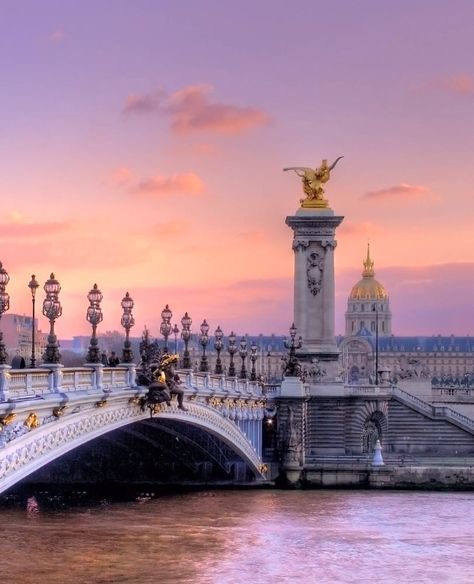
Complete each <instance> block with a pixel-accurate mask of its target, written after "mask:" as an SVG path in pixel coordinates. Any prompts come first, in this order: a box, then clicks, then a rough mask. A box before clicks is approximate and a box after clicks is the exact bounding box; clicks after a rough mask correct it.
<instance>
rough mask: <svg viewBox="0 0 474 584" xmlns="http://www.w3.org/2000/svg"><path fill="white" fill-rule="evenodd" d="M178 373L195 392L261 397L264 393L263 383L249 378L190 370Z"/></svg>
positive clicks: (189, 388)
mask: <svg viewBox="0 0 474 584" xmlns="http://www.w3.org/2000/svg"><path fill="white" fill-rule="evenodd" d="M178 374H179V375H180V377H181V379H182V380H183V381H184V382H185V385H186V388H187V389H188V390H191V391H194V392H195V393H207V394H209V395H212V394H214V393H218V394H228V395H242V396H252V397H261V396H263V394H264V392H263V391H262V386H261V384H259V383H258V382H256V381H250V380H248V379H238V378H236V377H225V376H224V375H215V374H213V373H203V372H195V371H189V370H178Z"/></svg>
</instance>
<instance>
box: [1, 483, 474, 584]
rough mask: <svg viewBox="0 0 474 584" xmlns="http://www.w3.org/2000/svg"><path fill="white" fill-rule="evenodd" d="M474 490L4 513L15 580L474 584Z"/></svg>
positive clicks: (183, 499) (242, 495) (164, 501)
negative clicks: (472, 491) (473, 583)
mask: <svg viewBox="0 0 474 584" xmlns="http://www.w3.org/2000/svg"><path fill="white" fill-rule="evenodd" d="M473 510H474V493H470V492H465V493H459V492H458V493H448V492H413V491H363V490H357V491H340V490H331V491H325V490H314V491H279V490H231V491H226V490H224V491H205V492H200V493H195V492H194V493H187V494H177V495H167V496H162V497H160V498H154V499H150V500H141V501H134V502H130V503H107V502H105V501H104V502H103V503H102V504H101V505H99V506H89V507H87V506H85V507H71V508H66V509H61V510H47V509H44V508H43V509H40V510H39V512H38V513H37V514H31V513H30V514H28V513H27V512H26V511H25V510H23V509H17V508H16V509H13V508H11V509H7V508H2V509H0V519H1V522H0V541H1V547H0V549H1V552H0V554H1V556H0V558H1V564H0V565H1V574H2V578H1V579H2V581H3V582H8V583H9V584H16V583H22V584H50V583H51V584H53V583H54V584H76V583H81V584H82V583H84V584H85V583H87V584H92V583H94V584H99V583H127V584H128V583H133V584H149V583H150V584H151V583H162V584H167V583H170V584H171V583H173V584H181V583H193V584H204V583H212V584H235V583H251V584H257V583H258V584H259V583H262V584H264V583H272V584H274V583H276V584H278V583H286V582H291V583H293V582H303V583H304V582H308V583H333V582H334V583H352V582H364V583H372V582H374V583H375V582H376V583H377V584H381V583H391V582H394V583H397V584H403V583H405V582H407V583H408V582H416V583H417V584H420V583H425V582H426V583H430V584H432V583H442V584H444V583H453V584H456V583H466V584H467V583H472V582H474V556H473V553H472V552H473V550H474V521H473V515H474V511H473Z"/></svg>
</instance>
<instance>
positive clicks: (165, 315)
mask: <svg viewBox="0 0 474 584" xmlns="http://www.w3.org/2000/svg"><path fill="white" fill-rule="evenodd" d="M172 317H173V313H172V312H171V310H170V307H169V306H168V305H166V306H165V307H164V308H163V310H162V311H161V321H162V322H161V325H160V333H161V334H162V335H163V337H164V339H165V347H164V352H165V353H169V349H168V337H169V336H170V333H171V322H170V321H171V318H172Z"/></svg>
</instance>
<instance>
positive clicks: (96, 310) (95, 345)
mask: <svg viewBox="0 0 474 584" xmlns="http://www.w3.org/2000/svg"><path fill="white" fill-rule="evenodd" d="M102 298H103V296H102V292H101V291H100V290H99V288H97V284H94V287H93V288H92V290H91V291H90V292H89V294H88V295H87V299H88V300H89V307H88V309H87V313H86V318H87V321H88V322H89V323H90V324H91V325H92V337H91V343H90V345H89V350H88V351H87V357H86V361H87V363H100V351H99V341H98V340H97V334H96V332H97V325H98V324H99V323H100V322H102V319H103V318H104V316H103V314H102V309H101V308H100V303H101V302H102Z"/></svg>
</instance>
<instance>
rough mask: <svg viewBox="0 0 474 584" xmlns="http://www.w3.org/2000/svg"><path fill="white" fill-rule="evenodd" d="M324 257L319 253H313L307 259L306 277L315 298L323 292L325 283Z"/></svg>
mask: <svg viewBox="0 0 474 584" xmlns="http://www.w3.org/2000/svg"><path fill="white" fill-rule="evenodd" d="M323 269H324V256H323V255H322V254H321V253H320V252H317V251H313V252H311V253H310V254H309V255H308V257H307V258H306V276H307V278H308V288H309V290H310V292H311V294H312V295H313V296H316V294H317V293H318V292H319V291H320V290H321V285H322V281H323Z"/></svg>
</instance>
